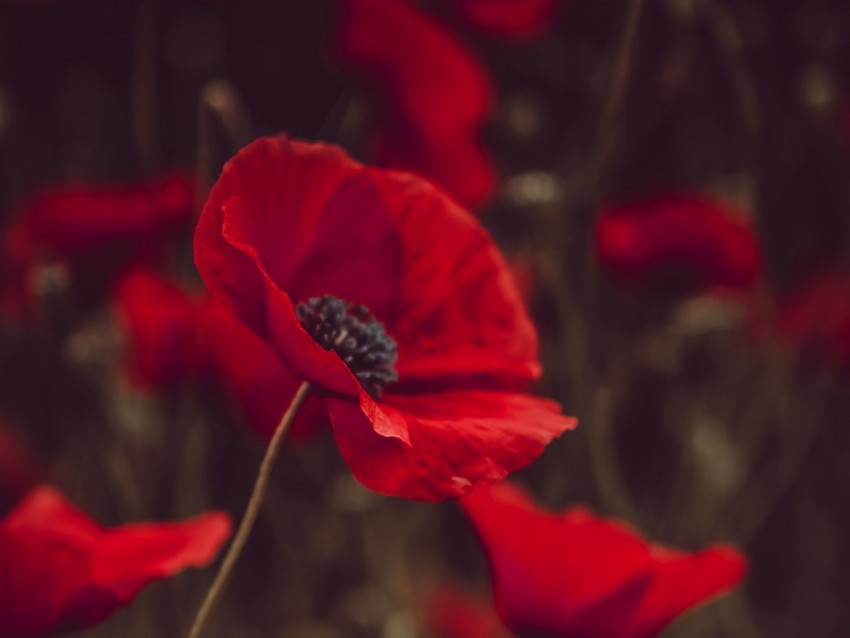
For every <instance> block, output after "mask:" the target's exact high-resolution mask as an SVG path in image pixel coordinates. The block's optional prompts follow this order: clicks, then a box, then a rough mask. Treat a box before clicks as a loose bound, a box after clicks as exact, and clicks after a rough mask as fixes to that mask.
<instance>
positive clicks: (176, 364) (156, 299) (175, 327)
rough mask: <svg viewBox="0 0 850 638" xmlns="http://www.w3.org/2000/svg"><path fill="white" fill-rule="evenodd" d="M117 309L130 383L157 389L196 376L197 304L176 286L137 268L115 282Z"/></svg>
mask: <svg viewBox="0 0 850 638" xmlns="http://www.w3.org/2000/svg"><path fill="white" fill-rule="evenodd" d="M115 309H116V312H117V314H118V317H119V319H120V320H121V321H122V322H123V324H124V327H125V330H126V333H127V341H128V349H129V353H128V356H129V361H128V362H127V374H128V376H129V377H130V379H131V380H132V381H134V382H136V383H137V384H138V385H140V386H141V387H143V388H147V389H154V390H155V389H158V388H162V387H164V386H165V385H167V384H169V383H174V382H176V381H179V380H181V379H184V378H188V377H190V376H191V375H193V374H197V373H199V372H200V370H201V368H202V367H203V361H202V356H201V352H200V345H199V335H198V312H199V310H198V304H197V303H196V302H195V301H194V300H192V299H191V298H190V297H189V296H188V295H187V294H186V293H185V292H184V291H183V290H181V289H180V288H179V287H178V286H177V285H176V284H174V283H172V282H170V281H168V280H166V279H165V278H164V277H162V276H161V275H159V274H157V273H156V272H154V271H152V270H146V269H135V270H133V271H131V272H129V273H127V274H126V275H125V276H124V277H122V278H121V279H120V280H119V281H118V282H117V283H116V285H115Z"/></svg>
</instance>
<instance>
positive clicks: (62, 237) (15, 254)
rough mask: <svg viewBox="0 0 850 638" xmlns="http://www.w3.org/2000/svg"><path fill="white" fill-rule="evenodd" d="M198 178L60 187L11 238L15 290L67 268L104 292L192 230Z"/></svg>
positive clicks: (25, 209) (27, 210)
mask: <svg viewBox="0 0 850 638" xmlns="http://www.w3.org/2000/svg"><path fill="white" fill-rule="evenodd" d="M194 215H195V196H194V183H193V180H192V179H191V178H190V177H189V176H188V175H186V174H183V173H173V174H169V175H164V176H161V177H158V178H155V179H151V180H149V181H145V182H139V183H133V184H127V185H105V186H100V185H98V186H88V185H86V186H82V185H70V186H64V187H54V188H51V189H47V190H44V191H42V192H40V193H38V194H37V195H36V196H34V197H33V198H31V199H30V200H29V201H27V202H25V203H24V204H23V206H22V207H21V208H20V210H19V211H18V213H17V215H16V218H15V222H14V224H13V225H12V226H11V227H10V228H9V229H8V231H7V233H6V235H5V237H4V257H5V260H6V262H5V268H4V270H5V275H4V276H5V277H6V278H7V280H6V285H7V287H13V288H14V289H16V291H17V292H19V293H20V292H21V291H23V293H24V294H26V292H27V289H28V288H29V287H31V286H32V281H31V278H32V277H33V272H34V270H37V269H38V268H39V267H40V266H42V265H44V264H45V263H47V264H50V263H55V262H59V263H62V264H64V265H65V266H66V267H67V268H68V269H69V271H70V277H71V278H72V279H73V281H74V283H75V286H76V287H77V288H79V289H82V290H83V291H84V292H90V291H102V290H105V289H106V287H108V285H109V283H111V281H112V280H113V278H114V277H115V276H116V275H117V274H119V273H120V272H122V271H123V270H125V269H126V268H127V267H128V266H130V265H132V264H134V263H137V262H139V261H140V260H143V259H145V258H150V257H152V256H154V255H155V254H158V252H159V251H160V250H161V249H162V243H163V240H164V239H165V238H167V237H169V236H173V234H174V233H176V232H178V231H180V230H181V229H185V230H188V229H189V228H190V227H191V223H192V220H193V219H194Z"/></svg>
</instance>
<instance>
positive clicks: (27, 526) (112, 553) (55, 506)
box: [0, 486, 230, 638]
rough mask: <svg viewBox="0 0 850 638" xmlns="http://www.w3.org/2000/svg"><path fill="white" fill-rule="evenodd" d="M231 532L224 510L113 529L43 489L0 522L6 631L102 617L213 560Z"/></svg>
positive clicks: (16, 634)
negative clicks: (150, 587)
mask: <svg viewBox="0 0 850 638" xmlns="http://www.w3.org/2000/svg"><path fill="white" fill-rule="evenodd" d="M229 533H230V520H229V518H228V517H227V516H226V515H225V514H222V513H208V514H204V515H202V516H199V517H197V518H195V519H192V520H189V521H185V522H182V523H162V524H159V523H157V524H152V523H140V524H133V525H123V526H121V527H116V528H115V529H111V530H108V529H104V528H103V527H101V526H100V525H98V524H97V523H95V522H94V521H92V520H91V519H89V518H88V517H86V516H85V515H84V514H82V513H81V512H79V511H78V510H76V509H74V508H73V507H72V506H71V505H70V504H69V503H67V502H66V501H65V500H64V499H63V498H62V495H61V494H59V492H57V491H56V490H55V489H53V488H51V487H47V486H42V487H40V488H37V489H35V490H33V491H32V492H30V493H29V494H28V495H27V496H26V497H25V498H24V500H23V501H21V502H20V503H19V504H18V506H17V507H16V508H15V509H14V510H12V512H11V513H10V514H9V515H8V516H7V517H6V518H5V519H4V520H3V521H2V522H0V591H2V592H3V595H2V596H0V635H3V636H6V637H7V638H24V637H26V636H41V635H45V634H47V633H53V632H57V631H62V630H72V629H79V628H82V627H87V626H89V625H92V624H94V623H97V622H99V621H101V620H103V619H104V618H106V617H107V616H109V615H110V614H112V613H113V612H114V611H115V610H116V609H117V608H118V607H119V606H121V605H126V604H127V603H129V602H130V601H131V600H132V599H133V597H134V596H135V595H136V593H137V592H138V591H139V590H140V589H141V588H142V587H144V586H145V585H147V584H148V583H150V582H151V581H154V580H159V579H162V578H167V577H169V576H173V575H175V574H177V573H178V572H181V571H183V570H184V569H185V568H187V567H201V566H203V565H206V564H208V563H209V562H210V561H212V560H213V558H214V557H215V555H216V553H217V552H218V550H219V548H220V547H221V545H222V543H223V542H224V541H225V539H226V538H227V536H228V535H229Z"/></svg>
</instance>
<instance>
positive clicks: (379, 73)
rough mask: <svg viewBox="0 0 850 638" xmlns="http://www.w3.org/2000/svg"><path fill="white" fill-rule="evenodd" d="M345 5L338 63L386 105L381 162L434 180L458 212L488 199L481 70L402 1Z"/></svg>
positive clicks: (488, 92) (350, 0)
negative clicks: (379, 93)
mask: <svg viewBox="0 0 850 638" xmlns="http://www.w3.org/2000/svg"><path fill="white" fill-rule="evenodd" d="M344 6H345V11H344V17H343V28H342V30H341V32H340V34H339V42H338V47H339V51H340V56H341V57H342V59H343V63H344V64H346V65H348V66H353V67H355V68H356V69H358V70H360V71H362V72H363V73H364V74H365V75H366V76H367V77H368V78H369V79H370V80H371V81H372V82H373V83H374V84H376V85H377V86H379V87H380V88H381V89H383V91H384V92H385V93H386V95H387V96H388V98H389V99H388V101H389V102H390V103H391V108H390V113H391V115H390V118H391V119H390V122H391V123H390V128H389V130H388V131H384V132H383V134H382V135H381V137H382V143H381V147H382V148H383V150H384V161H385V162H386V163H388V164H389V165H391V166H396V167H398V168H405V169H408V170H412V171H414V172H417V173H420V174H422V175H424V176H426V177H428V178H430V179H433V180H435V181H436V182H437V183H438V184H440V185H441V186H442V187H444V188H446V189H447V190H448V191H449V192H450V193H452V195H453V196H455V197H457V198H458V200H459V201H461V202H462V203H464V204H465V205H475V204H479V203H481V202H482V201H484V200H485V199H487V198H488V197H489V196H490V195H491V194H492V192H493V188H494V186H495V179H494V171H493V168H492V162H491V161H490V159H489V157H488V156H487V155H486V154H485V153H484V151H483V150H482V145H481V142H480V129H481V126H482V124H483V122H484V120H485V118H486V117H487V115H488V113H489V112H490V109H491V105H492V101H493V97H492V94H493V90H492V88H491V86H490V79H489V77H488V75H487V71H486V69H485V68H484V67H483V66H482V65H481V64H480V63H479V62H478V61H477V60H476V59H475V57H474V56H473V55H472V53H471V52H470V51H469V50H468V49H467V48H466V47H465V46H464V45H463V44H462V43H461V42H460V41H459V40H458V39H457V38H456V37H455V36H454V35H452V34H451V33H450V32H449V31H447V30H446V29H445V28H444V27H442V26H441V25H440V24H439V23H437V22H436V21H434V20H433V19H431V18H429V17H428V16H426V15H425V14H424V13H422V12H421V11H419V10H418V9H417V8H416V7H415V6H414V5H412V4H410V3H408V2H405V1H402V0H346V1H345V2H344ZM464 162H466V163H464ZM467 169H470V170H467Z"/></svg>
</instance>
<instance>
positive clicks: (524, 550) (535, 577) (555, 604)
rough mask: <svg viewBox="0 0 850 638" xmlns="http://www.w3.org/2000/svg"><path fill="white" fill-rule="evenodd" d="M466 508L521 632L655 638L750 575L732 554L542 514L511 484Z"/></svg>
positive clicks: (501, 600) (507, 611) (498, 591)
mask: <svg viewBox="0 0 850 638" xmlns="http://www.w3.org/2000/svg"><path fill="white" fill-rule="evenodd" d="M461 505H462V507H463V509H464V511H465V512H466V513H467V515H468V516H469V518H470V519H471V521H472V523H473V525H474V526H475V529H476V531H477V532H478V534H479V536H480V537H481V540H482V542H483V544H484V548H485V550H486V551H487V554H488V557H489V560H490V565H491V569H492V577H493V591H494V597H495V600H496V607H497V609H498V611H499V615H500V616H501V617H502V619H503V620H504V621H505V623H506V624H507V625H508V627H510V628H511V629H513V630H514V631H518V632H524V631H532V632H533V631H540V632H550V633H553V634H555V635H558V636H586V637H588V638H590V637H594V636H598V637H599V638H602V637H604V638H648V637H650V636H655V635H656V634H658V633H659V632H660V631H661V630H662V629H663V628H664V627H665V626H666V625H667V624H668V623H669V622H670V621H672V620H673V619H674V618H676V616H678V615H679V614H681V613H682V612H684V611H686V610H687V609H689V608H690V607H693V606H694V605H696V604H698V603H700V602H702V601H704V600H706V599H707V598H710V597H712V596H715V595H717V594H719V593H721V592H723V591H725V590H727V589H729V588H730V587H733V586H734V585H736V584H737V583H739V582H740V581H741V579H742V578H743V576H744V572H745V570H746V562H745V560H744V558H743V557H742V556H741V555H740V554H739V553H738V552H737V551H736V550H734V549H732V548H729V547H721V546H718V547H714V548H710V549H706V550H703V551H701V552H698V553H695V554H689V553H686V552H682V551H678V550H674V549H669V548H666V547H662V546H658V545H650V544H648V543H647V542H646V541H644V540H643V539H641V538H640V537H639V536H637V535H636V534H635V533H634V532H633V531H632V530H630V529H629V528H627V527H625V526H624V525H622V524H619V523H613V522H610V521H607V520H604V519H600V518H596V517H595V516H593V515H592V514H591V513H590V512H588V511H587V510H585V509H583V508H580V507H574V508H571V509H568V510H567V511H566V512H564V513H562V514H551V513H549V512H545V511H542V510H540V509H539V508H538V507H536V506H535V505H534V503H532V502H531V500H530V499H529V498H528V496H527V495H526V494H525V493H524V492H522V490H520V489H519V488H518V487H515V486H512V485H508V484H506V483H503V484H500V485H493V486H485V487H480V488H478V489H476V490H475V491H474V492H473V493H472V494H470V495H469V496H467V497H465V498H463V499H462V500H461Z"/></svg>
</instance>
